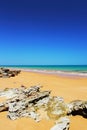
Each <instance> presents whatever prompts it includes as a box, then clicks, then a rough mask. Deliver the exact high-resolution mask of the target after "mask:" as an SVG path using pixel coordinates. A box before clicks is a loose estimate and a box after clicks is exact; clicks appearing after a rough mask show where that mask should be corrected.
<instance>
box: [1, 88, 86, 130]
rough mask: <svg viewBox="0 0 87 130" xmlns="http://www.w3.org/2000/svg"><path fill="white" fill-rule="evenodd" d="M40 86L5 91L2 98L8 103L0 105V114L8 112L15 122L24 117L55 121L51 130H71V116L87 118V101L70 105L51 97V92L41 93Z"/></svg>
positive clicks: (60, 98) (74, 102)
mask: <svg viewBox="0 0 87 130" xmlns="http://www.w3.org/2000/svg"><path fill="white" fill-rule="evenodd" d="M40 88H41V87H40V86H33V87H30V88H26V87H25V86H21V87H20V88H11V89H7V88H6V89H4V90H1V91H0V97H5V98H6V101H5V102H2V103H0V112H3V111H8V114H7V117H8V118H9V119H11V120H15V119H18V118H22V117H30V118H33V119H34V120H35V121H36V122H38V121H40V120H41V119H43V118H45V119H49V120H51V119H52V120H54V122H55V123H56V124H55V126H53V127H52V128H51V130H69V126H70V120H69V119H68V116H69V115H81V116H83V117H85V118H86V117H87V101H81V100H75V101H72V102H70V103H68V104H66V103H65V102H64V99H63V98H62V97H58V96H51V95H50V91H41V90H40Z"/></svg>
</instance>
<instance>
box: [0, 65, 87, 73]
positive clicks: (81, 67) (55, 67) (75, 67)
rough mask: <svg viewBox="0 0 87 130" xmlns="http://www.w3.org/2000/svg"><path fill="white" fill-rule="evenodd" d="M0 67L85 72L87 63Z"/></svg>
mask: <svg viewBox="0 0 87 130" xmlns="http://www.w3.org/2000/svg"><path fill="white" fill-rule="evenodd" d="M0 67H8V68H19V69H21V68H22V69H31V70H53V71H69V72H70V71H71V72H83V73H85V72H87V65H0Z"/></svg>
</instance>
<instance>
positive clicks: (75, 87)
mask: <svg viewBox="0 0 87 130" xmlns="http://www.w3.org/2000/svg"><path fill="white" fill-rule="evenodd" d="M21 85H25V86H27V87H30V86H33V85H42V86H43V88H42V89H43V90H51V91H52V92H51V94H52V95H56V96H61V97H63V98H64V100H65V102H69V101H72V100H76V99H81V100H87V78H80V77H79V78H78V77H63V76H57V75H49V74H42V73H34V72H23V71H22V72H21V73H20V74H19V75H18V76H16V77H13V78H0V89H4V88H6V87H7V88H13V87H20V86H21ZM3 100H4V99H3V98H2V99H0V102H1V101H3ZM6 114H7V112H2V113H0V130H50V128H51V127H52V126H53V125H54V122H53V121H51V120H42V121H40V122H39V123H36V122H35V121H34V120H33V119H30V118H21V119H18V120H15V121H11V120H9V119H8V118H7V117H6ZM70 120H71V123H70V130H78V129H80V130H87V119H84V118H83V117H80V116H74V117H73V116H71V117H70Z"/></svg>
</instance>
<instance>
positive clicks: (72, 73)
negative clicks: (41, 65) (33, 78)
mask: <svg viewBox="0 0 87 130" xmlns="http://www.w3.org/2000/svg"><path fill="white" fill-rule="evenodd" d="M9 69H12V70H21V71H24V72H32V73H42V74H49V75H56V76H62V77H83V78H86V77H87V71H84V72H80V71H78V72H77V71H60V70H45V69H44V70H42V69H27V68H12V67H11V68H9Z"/></svg>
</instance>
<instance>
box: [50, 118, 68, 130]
mask: <svg viewBox="0 0 87 130" xmlns="http://www.w3.org/2000/svg"><path fill="white" fill-rule="evenodd" d="M69 125H70V120H69V119H68V118H67V117H62V118H60V120H58V121H57V123H56V125H55V126H53V127H52V128H51V129H50V130H69V127H70V126H69Z"/></svg>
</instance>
